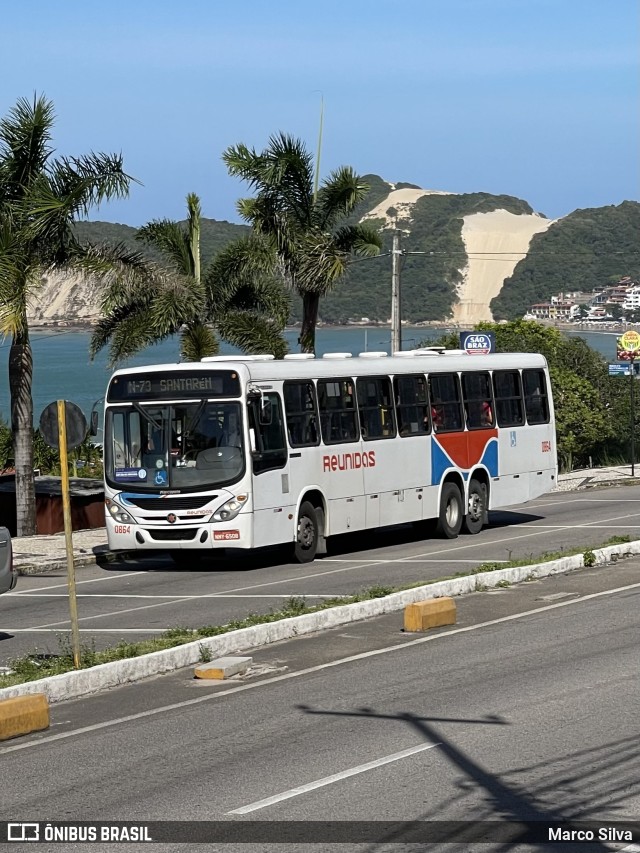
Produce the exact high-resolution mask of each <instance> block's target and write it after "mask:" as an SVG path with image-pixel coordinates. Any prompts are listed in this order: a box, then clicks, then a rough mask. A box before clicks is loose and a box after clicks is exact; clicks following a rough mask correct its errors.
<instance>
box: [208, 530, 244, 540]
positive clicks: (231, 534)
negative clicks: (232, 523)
mask: <svg viewBox="0 0 640 853" xmlns="http://www.w3.org/2000/svg"><path fill="white" fill-rule="evenodd" d="M213 538H214V541H216V542H222V541H225V540H229V539H239V538H240V531H239V530H214V531H213Z"/></svg>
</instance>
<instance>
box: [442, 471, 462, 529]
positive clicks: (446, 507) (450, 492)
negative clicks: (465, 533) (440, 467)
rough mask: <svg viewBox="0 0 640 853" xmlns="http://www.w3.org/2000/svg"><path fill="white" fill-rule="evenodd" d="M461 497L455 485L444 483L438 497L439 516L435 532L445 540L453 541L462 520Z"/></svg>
mask: <svg viewBox="0 0 640 853" xmlns="http://www.w3.org/2000/svg"><path fill="white" fill-rule="evenodd" d="M463 515H464V513H463V509H462V495H461V494H460V489H459V488H458V487H457V486H456V484H455V483H445V484H444V486H443V487H442V494H441V496H440V514H439V516H438V524H437V526H436V530H437V532H438V534H439V535H440V536H444V538H445V539H455V538H456V536H457V535H458V533H460V528H461V527H462V519H463Z"/></svg>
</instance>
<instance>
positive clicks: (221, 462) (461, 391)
mask: <svg viewBox="0 0 640 853" xmlns="http://www.w3.org/2000/svg"><path fill="white" fill-rule="evenodd" d="M104 470H105V499H106V501H105V502H106V509H105V515H106V527H107V534H108V541H109V547H110V548H111V549H112V550H113V551H141V552H142V551H146V552H148V551H167V552H169V553H170V554H171V556H172V557H173V558H174V560H175V562H176V563H178V564H189V562H193V561H194V559H195V558H196V557H197V555H198V552H201V553H202V554H205V553H206V552H208V553H211V551H212V549H223V548H233V549H237V548H241V549H251V548H259V547H263V546H268V545H278V544H283V543H290V544H291V546H292V549H293V552H294V555H295V557H296V558H297V560H299V561H300V562H308V561H310V560H313V559H314V558H315V556H316V555H319V554H323V553H326V540H327V538H328V537H329V536H334V535H336V534H340V533H346V532H348V531H357V530H368V529H372V528H375V529H377V528H379V527H383V526H385V525H392V524H402V523H407V522H414V523H416V522H427V521H432V522H434V524H433V526H434V527H435V528H436V530H437V532H438V533H439V534H440V535H442V536H444V537H447V538H454V537H456V536H457V535H458V533H459V532H460V531H461V529H462V530H464V531H465V532H467V533H478V532H479V531H480V530H481V529H482V527H483V525H484V524H485V523H486V522H487V520H488V511H489V510H490V509H493V508H497V507H505V506H509V505H512V504H519V503H523V502H525V501H528V500H530V499H532V498H535V497H537V496H539V495H542V494H544V493H545V492H548V491H549V490H551V489H552V488H553V487H554V486H555V484H556V477H557V461H556V442H555V429H554V412H553V401H552V398H551V385H550V382H549V373H548V369H547V364H546V361H545V359H544V358H543V356H541V355H538V354H534V353H520V354H514V353H503V354H492V355H467V354H466V353H465V352H464V351H459V350H442V349H438V348H426V349H420V350H413V351H409V352H401V353H395V354H394V355H392V356H388V355H387V354H386V353H373V352H369V353H361V354H360V356H359V357H351V355H350V354H348V353H327V354H326V355H324V356H323V357H322V358H315V357H314V356H311V355H289V356H286V357H285V358H284V359H282V360H275V359H274V358H273V356H269V355H264V356H237V357H236V356H233V357H231V356H216V357H212V358H204V359H202V361H200V362H191V363H181V364H164V365H152V366H146V367H137V368H131V369H125V370H118V371H116V372H115V373H114V374H113V376H112V377H111V380H110V382H109V385H108V388H107V394H106V403H105V431H104ZM429 526H431V525H425V527H429Z"/></svg>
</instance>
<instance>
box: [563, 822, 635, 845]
mask: <svg viewBox="0 0 640 853" xmlns="http://www.w3.org/2000/svg"><path fill="white" fill-rule="evenodd" d="M547 840H548V841H633V840H634V835H633V830H631V829H621V828H619V827H617V826H614V825H612V824H607V826H599V827H595V828H593V829H567V827H562V826H550V827H549V828H548V836H547Z"/></svg>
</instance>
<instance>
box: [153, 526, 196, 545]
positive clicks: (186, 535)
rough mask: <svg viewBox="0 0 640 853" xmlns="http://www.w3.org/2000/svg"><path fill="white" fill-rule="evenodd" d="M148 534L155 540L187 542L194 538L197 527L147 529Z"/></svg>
mask: <svg viewBox="0 0 640 853" xmlns="http://www.w3.org/2000/svg"><path fill="white" fill-rule="evenodd" d="M146 532H147V533H148V534H149V536H150V537H151V538H152V539H154V540H155V541H156V542H178V541H182V542H189V541H191V540H192V539H195V538H196V533H197V532H198V531H197V529H194V528H191V529H190V530H185V529H184V528H182V529H181V528H178V529H176V528H170V529H167V530H147V531H146Z"/></svg>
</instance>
